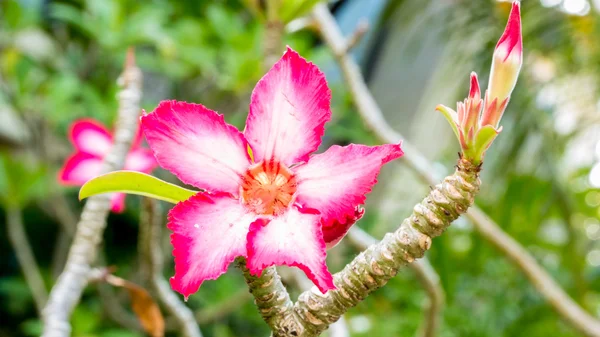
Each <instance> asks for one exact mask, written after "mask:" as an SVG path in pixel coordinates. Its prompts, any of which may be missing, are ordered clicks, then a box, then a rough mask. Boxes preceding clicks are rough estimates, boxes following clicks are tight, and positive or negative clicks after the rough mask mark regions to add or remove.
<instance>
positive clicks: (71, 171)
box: [58, 119, 157, 213]
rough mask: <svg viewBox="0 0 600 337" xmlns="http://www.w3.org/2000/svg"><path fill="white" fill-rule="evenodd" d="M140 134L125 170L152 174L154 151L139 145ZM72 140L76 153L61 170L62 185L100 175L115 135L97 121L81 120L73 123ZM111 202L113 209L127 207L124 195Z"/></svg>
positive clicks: (118, 195) (72, 184)
mask: <svg viewBox="0 0 600 337" xmlns="http://www.w3.org/2000/svg"><path fill="white" fill-rule="evenodd" d="M141 136H142V133H141V132H138V133H137V135H136V138H135V140H134V142H133V144H132V147H131V151H130V152H129V154H128V155H127V159H126V161H125V169H126V170H132V171H139V172H144V173H150V172H151V171H152V170H153V169H154V168H155V167H156V166H157V164H156V160H155V159H154V156H153V155H152V152H151V151H150V150H149V149H146V148H143V147H140V142H141V140H142V137H141ZM69 139H70V140H71V143H73V145H74V146H75V153H74V154H73V155H71V156H70V157H69V158H68V159H67V161H66V162H65V164H64V166H63V167H62V168H61V170H60V171H59V173H58V181H59V182H60V183H61V184H63V185H71V186H81V185H83V184H84V183H86V182H87V181H88V180H90V179H92V178H94V177H96V176H98V175H99V174H100V170H101V168H102V160H103V158H104V156H105V155H106V154H107V152H108V151H109V150H110V148H111V146H112V142H113V140H112V135H111V134H110V132H108V130H106V128H105V127H104V126H103V125H102V124H100V123H98V122H97V121H95V120H93V119H80V120H78V121H75V122H74V123H73V124H72V125H71V128H70V130H69ZM111 205H112V206H111V209H112V211H113V212H115V213H120V212H122V211H123V210H124V209H125V194H122V193H115V194H113V196H112V198H111Z"/></svg>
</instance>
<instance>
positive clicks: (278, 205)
mask: <svg viewBox="0 0 600 337" xmlns="http://www.w3.org/2000/svg"><path fill="white" fill-rule="evenodd" d="M296 187H297V181H296V177H295V176H294V174H293V173H292V171H290V169H289V168H287V167H285V166H284V165H282V164H281V163H279V162H275V161H273V160H270V161H262V162H260V163H257V164H255V165H253V166H251V167H250V168H249V169H248V171H246V173H245V174H244V176H243V177H242V187H241V196H242V201H243V202H244V205H246V207H248V208H249V209H250V210H251V211H252V212H254V213H256V214H262V215H278V214H281V213H283V211H285V209H287V207H288V206H289V204H290V203H291V202H292V200H293V197H294V193H296Z"/></svg>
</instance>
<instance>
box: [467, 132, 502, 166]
mask: <svg viewBox="0 0 600 337" xmlns="http://www.w3.org/2000/svg"><path fill="white" fill-rule="evenodd" d="M499 133H500V130H496V129H495V128H494V126H492V125H486V126H484V127H482V128H481V129H479V131H478V132H477V134H476V135H475V142H474V144H473V147H474V158H473V161H474V162H475V163H479V162H481V160H482V159H483V154H484V153H485V151H486V150H487V149H488V148H489V147H490V145H492V142H493V141H494V139H496V137H497V136H498V134H499Z"/></svg>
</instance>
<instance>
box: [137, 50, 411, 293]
mask: <svg viewBox="0 0 600 337" xmlns="http://www.w3.org/2000/svg"><path fill="white" fill-rule="evenodd" d="M330 99H331V93H330V91H329V88H328V87H327V82H326V81H325V77H324V75H323V74H322V73H321V71H320V70H319V69H318V68H317V67H316V66H315V65H313V64H312V63H310V62H307V61H306V60H305V59H303V58H302V57H301V56H299V55H298V54H297V53H296V52H295V51H293V50H292V49H289V48H288V50H287V52H286V53H285V54H284V55H283V57H282V58H281V59H280V60H279V61H278V62H277V63H276V64H275V65H274V66H273V68H272V69H271V70H270V71H269V72H268V73H267V74H266V75H265V76H264V77H263V78H262V79H261V80H260V81H259V82H258V84H257V85H256V87H255V88H254V91H253V93H252V97H251V101H250V113H249V115H248V119H247V121H246V128H245V130H244V132H243V133H242V132H240V131H238V130H237V129H236V128H235V127H233V126H231V125H229V124H227V123H225V121H224V119H223V116H222V115H219V114H217V113H216V112H214V111H211V110H209V109H207V108H206V107H204V106H202V105H199V104H190V103H184V102H177V101H163V102H161V103H160V104H159V105H158V107H157V108H156V110H154V112H152V113H150V114H148V115H145V116H143V117H142V128H143V131H144V134H145V135H146V139H147V140H148V144H149V145H150V148H151V149H152V150H153V151H154V155H155V157H156V159H157V160H158V163H159V164H160V165H161V166H162V167H163V168H165V169H168V170H170V171H171V172H173V173H174V174H175V175H176V176H177V177H179V179H180V180H181V181H183V182H184V183H186V184H190V185H193V186H196V187H198V188H201V189H204V190H206V191H207V193H198V194H196V195H194V196H192V197H191V198H190V199H188V200H186V201H183V202H180V203H179V204H177V205H176V206H175V207H174V208H173V209H172V210H171V211H170V213H169V223H168V228H169V229H171V230H172V231H173V233H172V234H171V242H172V243H173V247H174V250H173V255H174V257H175V276H173V277H172V278H171V286H172V287H173V289H175V290H176V291H178V292H180V293H181V294H183V295H184V296H186V297H188V296H189V295H190V294H192V293H194V292H196V291H197V290H198V288H199V287H200V285H201V284H202V282H203V281H204V280H209V279H216V278H217V277H219V276H220V275H222V274H223V273H224V272H225V271H226V269H227V266H228V265H229V264H230V263H231V262H232V261H233V260H234V259H235V258H236V257H239V256H243V257H246V258H247V266H248V268H249V270H250V272H251V273H252V274H255V275H260V273H261V272H262V271H263V269H264V268H266V267H268V266H271V265H287V266H296V267H298V268H300V269H301V270H303V271H304V272H305V273H306V274H307V276H308V277H309V278H310V279H311V280H312V281H313V282H314V283H315V284H316V285H317V287H318V288H319V289H320V290H321V291H322V292H326V291H327V290H329V289H334V288H335V286H334V284H333V278H332V275H331V273H330V272H329V271H328V269H327V266H326V264H325V256H326V252H325V249H326V244H327V242H326V240H325V239H324V231H326V232H327V233H328V235H327V241H329V242H331V243H333V242H334V241H335V242H337V241H339V239H341V236H343V235H345V233H346V231H347V229H348V228H347V227H349V226H350V225H351V224H352V223H353V222H354V221H355V220H356V219H358V218H359V217H360V216H362V210H360V209H359V208H357V207H358V206H359V205H360V204H362V203H364V201H365V194H366V193H368V192H370V191H371V188H372V186H373V185H374V184H375V183H376V179H377V175H378V174H379V170H380V168H381V166H382V165H383V164H385V163H387V162H389V161H390V160H393V159H396V158H398V157H400V156H401V155H402V150H401V149H400V144H397V145H394V144H389V145H382V146H373V147H370V146H364V145H354V144H352V145H349V146H345V147H341V146H332V147H331V148H329V149H328V150H327V151H325V152H324V153H321V154H316V155H313V156H310V154H311V153H313V152H314V151H316V150H317V148H318V146H319V145H320V144H321V137H322V135H323V133H324V124H325V123H326V122H327V121H328V120H329V119H330V117H331V111H330ZM336 224H337V225H336ZM338 225H339V226H341V227H340V228H338V227H337V226H338ZM334 228H335V229H334Z"/></svg>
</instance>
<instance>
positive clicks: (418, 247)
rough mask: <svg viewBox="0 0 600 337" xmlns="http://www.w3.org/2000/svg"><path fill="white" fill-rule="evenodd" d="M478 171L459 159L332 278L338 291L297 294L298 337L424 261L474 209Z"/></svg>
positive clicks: (318, 328) (315, 332)
mask: <svg viewBox="0 0 600 337" xmlns="http://www.w3.org/2000/svg"><path fill="white" fill-rule="evenodd" d="M479 170H480V167H479V166H473V165H472V164H471V163H470V162H468V161H466V160H464V159H461V160H459V162H458V165H457V167H456V171H455V173H454V174H453V175H451V176H448V177H446V178H445V179H444V181H443V182H442V183H441V184H438V185H437V186H435V187H434V188H433V189H432V190H431V192H430V193H429V195H428V196H427V197H426V198H425V199H423V201H421V203H419V204H417V205H416V206H415V208H414V210H413V213H412V214H411V215H410V216H409V217H408V218H406V219H405V220H404V221H403V222H402V224H401V225H400V227H399V228H398V229H397V230H396V231H395V232H394V233H388V234H386V235H385V237H384V238H383V240H381V241H380V242H378V243H377V244H374V245H371V246H370V247H369V248H368V249H367V250H365V251H364V252H362V253H361V254H359V255H358V256H357V257H356V258H355V259H354V260H353V261H352V262H351V263H350V264H349V265H347V266H346V267H345V268H344V269H343V270H342V271H341V272H339V273H337V274H335V275H334V283H335V285H336V287H337V290H330V291H328V292H327V293H326V294H321V293H320V292H319V291H318V290H317V289H316V288H315V287H313V288H312V290H311V291H307V292H304V293H302V294H301V295H300V297H299V299H298V302H297V303H296V304H295V306H294V311H295V312H296V313H297V314H298V316H299V317H300V318H301V320H302V323H303V328H304V330H303V331H299V334H298V335H299V336H306V337H308V336H318V335H320V334H321V333H322V332H323V331H324V330H325V329H327V327H328V326H329V325H330V324H331V323H333V322H335V321H337V320H338V319H339V318H340V317H341V316H342V315H343V314H344V313H345V312H346V311H347V310H348V309H349V308H351V307H354V306H356V305H357V304H358V303H360V302H361V301H362V300H364V299H365V298H366V297H367V296H368V295H369V294H370V293H371V292H373V291H375V290H377V289H379V288H381V287H382V286H384V285H385V284H386V283H387V282H388V281H389V280H390V279H391V278H392V277H394V276H396V274H397V273H398V270H399V269H400V267H402V266H404V265H406V264H408V263H412V262H413V261H414V260H415V259H418V258H421V257H423V255H424V254H425V251H427V250H428V249H429V247H431V239H432V238H433V237H436V236H439V235H440V234H442V233H443V232H444V230H446V228H448V227H449V226H450V224H451V223H452V222H453V221H454V220H456V219H457V218H458V217H459V216H460V215H461V214H464V213H465V212H466V211H467V209H468V208H469V207H470V206H471V205H472V204H473V201H474V197H475V195H476V194H477V193H478V192H479V184H480V181H479Z"/></svg>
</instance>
